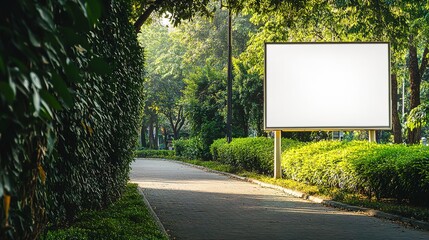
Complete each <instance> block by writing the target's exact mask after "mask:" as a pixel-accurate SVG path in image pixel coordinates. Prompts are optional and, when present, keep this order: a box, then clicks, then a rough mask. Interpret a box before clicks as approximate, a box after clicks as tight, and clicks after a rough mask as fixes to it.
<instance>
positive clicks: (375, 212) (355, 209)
mask: <svg viewBox="0 0 429 240" xmlns="http://www.w3.org/2000/svg"><path fill="white" fill-rule="evenodd" d="M161 160H165V161H172V162H176V163H180V164H183V165H187V166H190V167H194V168H198V169H201V170H204V171H206V172H212V173H217V174H221V175H224V176H228V177H230V178H234V179H237V180H241V181H245V182H250V183H254V184H257V185H259V186H261V187H265V188H271V189H276V190H279V191H282V192H284V193H287V194H289V195H292V196H294V197H298V198H302V199H306V200H310V201H312V202H315V203H321V204H323V205H325V206H329V207H334V208H339V209H343V210H347V211H351V212H361V213H364V214H366V215H367V216H370V217H376V218H381V219H387V220H390V221H397V222H400V223H403V224H406V225H411V226H413V227H417V228H419V229H422V230H425V231H429V223H427V222H424V221H419V220H415V219H412V218H407V217H402V216H399V215H395V214H391V213H385V212H382V211H379V210H375V209H371V208H365V207H358V206H353V205H349V204H345V203H341V202H337V201H333V200H324V199H322V198H319V197H315V196H311V195H308V194H305V193H302V192H299V191H295V190H292V189H288V188H284V187H280V186H277V185H273V184H269V183H265V182H261V181H259V180H256V179H252V178H248V177H242V176H238V175H235V174H232V173H227V172H221V171H217V170H213V169H210V168H206V167H203V166H199V165H194V164H191V163H187V162H182V161H177V160H171V159H161Z"/></svg>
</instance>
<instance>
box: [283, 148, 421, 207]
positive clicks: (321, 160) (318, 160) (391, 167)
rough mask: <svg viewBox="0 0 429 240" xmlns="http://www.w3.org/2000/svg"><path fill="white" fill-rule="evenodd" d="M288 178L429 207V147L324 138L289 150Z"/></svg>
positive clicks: (286, 155)
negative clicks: (324, 139)
mask: <svg viewBox="0 0 429 240" xmlns="http://www.w3.org/2000/svg"><path fill="white" fill-rule="evenodd" d="M282 159H283V160H282V167H283V172H284V176H285V177H287V178H290V179H293V180H296V181H300V182H305V183H309V184H315V185H321V186H327V187H338V188H342V189H346V190H348V191H352V192H358V193H363V194H366V195H367V196H369V197H370V196H373V195H374V196H376V197H377V198H395V199H397V200H407V201H409V202H411V203H414V204H420V205H426V206H429V148H428V147H424V146H409V147H407V146H404V145H384V144H372V143H368V142H360V141H358V142H338V141H322V142H317V143H309V144H307V145H304V146H302V147H299V148H293V149H288V150H286V151H284V152H283V155H282Z"/></svg>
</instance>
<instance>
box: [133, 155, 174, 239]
mask: <svg viewBox="0 0 429 240" xmlns="http://www.w3.org/2000/svg"><path fill="white" fill-rule="evenodd" d="M165 160H167V159H165ZM167 161H169V160H167ZM130 183H135V182H132V181H131V182H130ZM137 191H138V192H139V194H140V195H141V196H142V198H143V202H144V204H145V205H146V207H147V209H148V210H149V213H150V215H151V216H152V218H153V220H155V223H156V225H157V226H158V228H159V230H160V231H161V232H162V234H164V236H165V237H167V239H170V235H168V233H167V231H166V230H165V228H164V225H163V224H162V222H161V220H160V219H159V217H158V215H156V213H155V211H154V210H153V208H152V206H151V205H150V203H149V201H148V200H147V198H146V195H145V193H144V189H143V188H142V187H140V186H139V185H137Z"/></svg>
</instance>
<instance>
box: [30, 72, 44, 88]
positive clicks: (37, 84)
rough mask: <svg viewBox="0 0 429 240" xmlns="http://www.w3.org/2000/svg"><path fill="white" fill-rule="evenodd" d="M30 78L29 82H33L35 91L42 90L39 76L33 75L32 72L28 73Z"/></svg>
mask: <svg viewBox="0 0 429 240" xmlns="http://www.w3.org/2000/svg"><path fill="white" fill-rule="evenodd" d="M30 78H31V82H33V85H34V86H35V87H36V88H37V89H41V88H42V84H41V83H40V79H39V76H37V74H36V73H34V72H30Z"/></svg>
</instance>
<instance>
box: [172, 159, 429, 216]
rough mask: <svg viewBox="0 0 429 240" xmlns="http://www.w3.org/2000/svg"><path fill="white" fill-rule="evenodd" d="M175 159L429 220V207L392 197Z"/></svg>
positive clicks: (330, 198)
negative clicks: (378, 196)
mask: <svg viewBox="0 0 429 240" xmlns="http://www.w3.org/2000/svg"><path fill="white" fill-rule="evenodd" d="M175 160H179V161H183V162H187V163H191V164H195V165H198V166H204V167H207V168H210V169H213V170H217V171H222V172H229V173H233V174H237V175H239V176H242V177H248V178H253V179H256V180H259V181H262V182H266V183H270V184H274V185H278V186H281V187H284V188H288V189H293V190H296V191H300V192H303V193H306V194H308V195H312V196H317V197H320V198H322V199H326V200H334V201H338V202H342V203H346V204H350V205H354V206H360V207H366V208H371V209H376V210H380V211H383V212H387V213H392V214H397V215H401V216H404V217H409V218H414V219H417V220H421V221H426V222H429V209H428V208H424V207H415V206H411V205H408V204H405V203H398V202H396V201H393V202H392V200H390V199H380V200H376V199H375V198H373V199H368V198H367V197H366V196H364V195H360V194H356V193H350V192H346V191H344V190H342V189H339V188H333V187H330V188H329V187H321V186H314V185H309V184H305V183H301V182H297V181H294V180H290V179H274V178H272V177H269V176H266V175H262V174H258V173H254V172H248V171H243V170H240V169H237V168H233V167H231V166H230V165H227V164H222V163H219V162H216V161H201V160H183V159H180V158H175Z"/></svg>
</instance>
